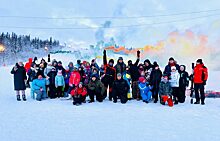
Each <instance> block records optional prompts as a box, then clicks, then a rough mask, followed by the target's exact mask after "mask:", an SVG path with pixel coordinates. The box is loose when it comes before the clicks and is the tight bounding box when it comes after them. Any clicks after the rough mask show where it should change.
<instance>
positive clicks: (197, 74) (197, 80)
mask: <svg viewBox="0 0 220 141" xmlns="http://www.w3.org/2000/svg"><path fill="white" fill-rule="evenodd" d="M207 79H208V69H207V67H205V65H204V64H203V61H202V59H198V60H197V61H196V66H195V68H194V88H195V97H196V102H195V103H194V104H200V100H201V104H202V105H205V92H204V91H205V85H206V81H207Z"/></svg>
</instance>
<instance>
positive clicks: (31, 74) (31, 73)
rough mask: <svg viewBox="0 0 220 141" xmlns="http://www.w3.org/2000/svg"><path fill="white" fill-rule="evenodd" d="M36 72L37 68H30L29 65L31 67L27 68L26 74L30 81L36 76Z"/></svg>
mask: <svg viewBox="0 0 220 141" xmlns="http://www.w3.org/2000/svg"><path fill="white" fill-rule="evenodd" d="M37 72H38V70H37V68H32V67H31V69H29V71H28V73H27V75H28V78H29V81H30V82H32V81H33V80H34V79H36V78H37Z"/></svg>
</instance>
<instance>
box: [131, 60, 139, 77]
mask: <svg viewBox="0 0 220 141" xmlns="http://www.w3.org/2000/svg"><path fill="white" fill-rule="evenodd" d="M139 61H140V59H137V60H136V62H135V63H134V64H130V65H129V67H130V68H129V71H130V73H131V79H132V81H138V79H139V77H140V73H139V69H138V63H139Z"/></svg>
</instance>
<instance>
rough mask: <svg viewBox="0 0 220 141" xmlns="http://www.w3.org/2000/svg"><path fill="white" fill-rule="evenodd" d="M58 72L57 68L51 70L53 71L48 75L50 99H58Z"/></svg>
mask: <svg viewBox="0 0 220 141" xmlns="http://www.w3.org/2000/svg"><path fill="white" fill-rule="evenodd" d="M56 75H57V72H56V68H55V67H53V68H52V69H51V71H50V72H49V73H48V75H47V76H48V77H49V82H50V83H49V92H48V97H49V98H56V97H57V95H56V92H57V91H56V86H55V78H56Z"/></svg>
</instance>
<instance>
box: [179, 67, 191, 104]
mask: <svg viewBox="0 0 220 141" xmlns="http://www.w3.org/2000/svg"><path fill="white" fill-rule="evenodd" d="M179 73H180V81H179V98H178V101H179V102H180V103H184V102H185V99H186V94H185V92H186V88H187V87H188V86H189V74H188V72H186V66H185V65H180V71H179Z"/></svg>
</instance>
